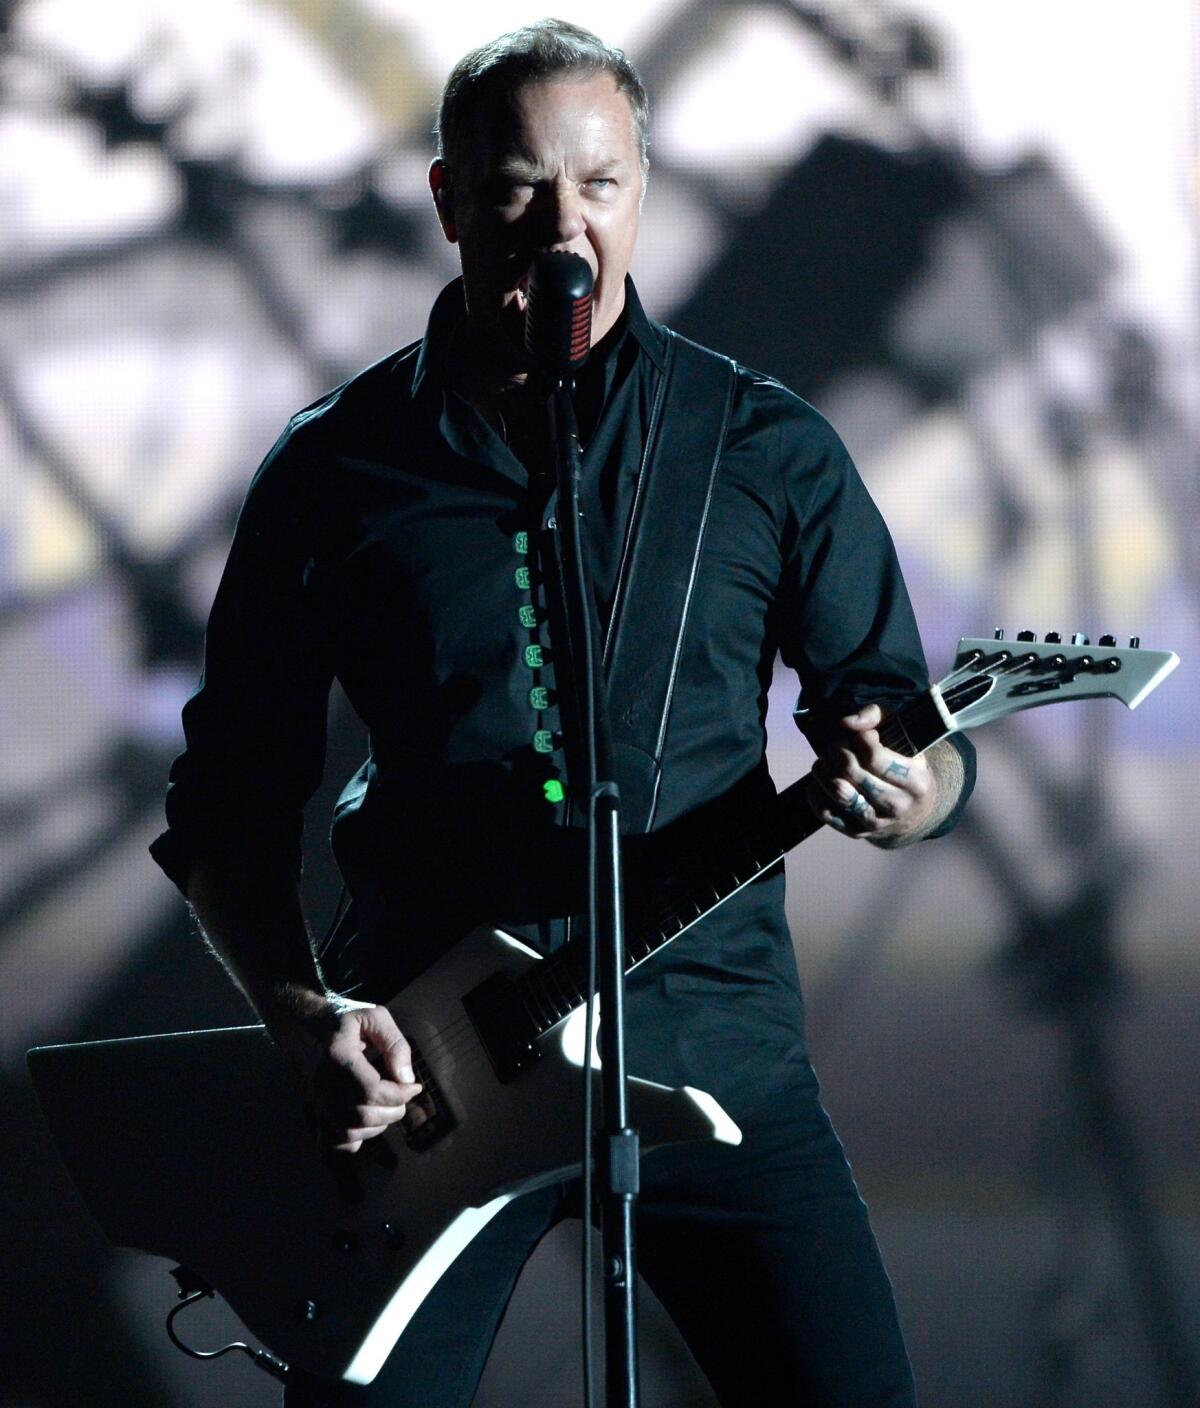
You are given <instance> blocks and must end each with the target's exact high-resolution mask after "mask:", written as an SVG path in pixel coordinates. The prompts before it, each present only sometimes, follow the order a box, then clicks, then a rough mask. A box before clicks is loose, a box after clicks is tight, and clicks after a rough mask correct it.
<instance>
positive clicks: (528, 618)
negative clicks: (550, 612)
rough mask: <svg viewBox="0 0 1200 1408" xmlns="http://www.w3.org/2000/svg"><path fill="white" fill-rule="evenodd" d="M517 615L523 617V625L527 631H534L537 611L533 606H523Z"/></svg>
mask: <svg viewBox="0 0 1200 1408" xmlns="http://www.w3.org/2000/svg"><path fill="white" fill-rule="evenodd" d="M517 615H518V616H519V617H520V618H521V625H522V626H524V627H525V629H526V630H527V631H532V630H533V628H534V627H535V626H536V625H537V612H536V611H535V610H534V609H533V607H532V606H522V607H521V609H520V611H518V612H517Z"/></svg>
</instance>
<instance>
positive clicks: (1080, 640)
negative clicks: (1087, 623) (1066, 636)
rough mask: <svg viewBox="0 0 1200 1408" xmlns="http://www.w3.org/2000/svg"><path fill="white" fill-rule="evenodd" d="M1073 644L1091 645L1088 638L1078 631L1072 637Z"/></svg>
mask: <svg viewBox="0 0 1200 1408" xmlns="http://www.w3.org/2000/svg"><path fill="white" fill-rule="evenodd" d="M1071 644H1072V645H1091V641H1090V640H1088V638H1087V636H1085V635H1083V634H1082V633H1081V632H1080V631H1076V632H1075V634H1074V635H1073V636H1072V637H1071Z"/></svg>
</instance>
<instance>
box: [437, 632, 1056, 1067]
mask: <svg viewBox="0 0 1200 1408" xmlns="http://www.w3.org/2000/svg"><path fill="white" fill-rule="evenodd" d="M983 658H984V657H982V656H981V655H980V654H979V653H976V654H975V655H974V656H972V657H971V658H970V659H968V660H967V661H965V662H964V663H963V664H962V665H961V666H959V667H958V668H957V669H955V670H952V671H951V672H950V674H948V675H947V676H946V677H945V679H944V680H942V681H941V683H940V685H939V689H940V690H941V693H942V696H943V699H944V700H945V702H946V704H947V707H950V706H952V705H953V704H954V703H957V701H958V699H959V698H961V697H962V696H963V695H965V694H967V693H969V684H970V681H971V680H972V679H976V678H978V677H980V676H981V675H982V676H988V677H991V678H997V677H999V676H1001V675H1005V674H1009V673H1011V672H1012V671H1014V670H1017V669H1021V668H1025V667H1027V666H1028V665H1029V664H1030V663H1031V662H1032V661H1033V660H1035V659H1036V658H1037V657H1036V656H1033V655H1030V654H1025V655H1020V656H1012V655H1010V654H1009V653H1008V652H1007V651H1005V652H1001V654H1000V656H999V658H998V659H997V660H996V661H994V662H993V663H992V664H991V665H987V666H983V667H982V668H980V666H979V662H980V660H981V659H983ZM904 712H905V711H904V710H900V711H899V712H898V713H896V714H893V715H891V716H890V717H889V718H888V719H886V720H884V721H883V723H882V725H881V726H880V730H879V736H880V740H881V742H883V743H884V745H885V746H886V747H888V748H891V749H893V751H897V745H898V744H900V743H902V742H903V743H908V744H909V745H910V746H911V739H910V738H909V736H908V732H907V730H906V729H905V727H904V724H903V715H904ZM952 712H953V710H952ZM909 756H915V754H910V755H909ZM778 859H779V857H775V858H774V859H772V860H769V861H767V862H765V863H763V862H759V861H758V860H757V858H756V857H755V856H753V854H751V860H752V862H753V864H754V865H756V866H757V869H756V871H755V873H754V874H753V875H751V876H750V877H749V878H748V879H747V880H745V881H742V882H740V884H739V885H738V887H737V888H741V885H742V884H748V883H750V880H753V879H754V878H756V876H757V875H758V874H761V873H762V872H763V871H765V870H767V869H769V868H770V867H771V866H772V865H774V864H775V863H776V861H777V860H778ZM736 878H737V876H736V875H735V879H736ZM730 893H732V892H730ZM727 898H729V894H722V892H721V890H720V887H715V886H714V888H713V899H714V901H716V903H720V902H722V901H723V900H725V899H727ZM715 907H716V904H714V905H713V906H712V908H715ZM709 912H711V911H710V910H709V909H701V910H700V912H699V913H697V914H696V915H694V916H690V915H686V914H685V913H684V912H683V911H682V910H681V909H679V908H672V909H670V910H668V911H667V912H666V913H665V915H660V916H659V920H658V922H656V924H655V926H654V927H655V928H656V929H657V934H656V939H657V942H654V943H650V942H649V941H648V940H647V939H644V938H643V939H640V940H639V939H637V938H635V940H634V945H640V946H642V947H646V953H645V954H643V957H648V956H649V954H651V953H653V952H655V951H656V950H657V949H658V948H660V947H663V946H665V943H666V942H669V941H670V940H669V939H668V938H666V937H665V930H666V929H667V928H668V927H674V928H675V929H676V933H675V934H673V935H671V936H670V937H671V938H674V937H676V936H677V935H678V934H679V933H682V932H683V931H684V930H685V929H687V928H690V927H691V926H692V924H694V923H698V922H699V920H700V919H701V918H703V917H705V915H707V914H708V913H709ZM663 921H665V922H663ZM634 945H627V950H626V957H627V958H633V953H632V952H631V949H632V947H633V946H634ZM566 952H567V950H566V949H559V950H558V951H557V953H554V954H550V955H548V956H547V958H546V959H545V960H544V961H543V962H544V965H545V966H539V968H538V969H536V970H533V971H536V972H537V973H538V974H539V978H540V979H541V980H542V981H543V983H544V985H545V988H546V996H547V998H548V999H549V1000H550V1002H551V1003H552V1004H554V1005H552V1006H551V1008H550V1012H551V1014H553V1020H552V1021H551V1022H550V1025H549V1026H543V1024H544V1023H545V1022H546V1021H547V1014H546V1013H544V1012H542V1011H540V1010H537V1007H536V1006H535V1005H531V1001H530V999H531V998H532V999H533V1003H534V1004H536V1003H537V999H538V994H537V993H536V992H533V993H527V992H526V991H524V990H523V989H521V988H520V987H519V986H516V985H514V987H513V988H510V989H508V990H507V991H506V992H505V993H503V994H498V995H497V997H496V1000H495V1001H494V1002H493V1003H491V1004H490V1005H488V1006H485V1007H484V1008H483V1009H482V1010H481V1015H487V1016H492V1015H495V1014H496V1013H497V1012H499V1011H500V1010H501V1009H502V1008H503V1007H505V1006H506V1005H509V1004H511V1003H512V1002H513V1001H514V998H515V999H516V1000H518V1001H519V1002H520V1004H521V1006H522V1007H523V1008H524V1011H525V1015H526V1017H527V1018H528V1019H529V1021H530V1022H531V1023H532V1024H533V1027H534V1028H535V1029H538V1028H541V1030H538V1031H536V1035H538V1036H541V1035H544V1034H545V1032H546V1031H549V1030H551V1029H552V1028H553V1027H554V1026H556V1025H557V1024H558V1023H559V1022H561V1021H565V1020H566V1019H567V1017H569V1016H570V1014H571V1013H572V1012H574V1011H576V1010H578V1008H579V1007H581V1006H582V1005H583V1001H584V999H583V998H582V997H581V996H579V995H578V994H577V993H575V992H574V991H573V988H572V985H571V984H570V983H569V982H568V981H567V980H566V979H565V975H562V974H560V972H559V969H560V967H561V966H562V964H563V963H564V962H565V961H569V960H563V959H561V958H560V957H559V956H560V955H562V954H565V953H566ZM555 960H558V961H555ZM635 961H637V962H640V961H641V959H636V960H635ZM551 984H553V985H554V986H555V987H557V990H558V991H557V998H556V997H555V995H554V993H553V992H552V991H551V990H550V987H551ZM564 1001H565V1002H566V1004H567V1011H566V1012H565V1013H563V1014H561V1015H558V1013H557V1003H559V1002H564ZM472 1041H474V1042H475V1043H476V1045H477V1051H478V1054H480V1055H484V1056H486V1054H487V1053H486V1050H485V1048H484V1046H483V1042H482V1039H481V1038H479V1036H478V1033H477V1031H476V1028H475V1023H474V1021H473V1020H472V1018H471V1017H469V1016H466V1015H464V1016H463V1017H460V1018H457V1019H455V1020H454V1021H453V1022H451V1023H449V1024H448V1025H447V1026H446V1027H443V1028H441V1029H439V1030H438V1031H437V1032H435V1033H433V1034H432V1036H431V1037H430V1038H429V1039H428V1040H427V1041H425V1042H423V1043H422V1045H421V1047H420V1048H419V1051H420V1055H414V1061H413V1064H414V1069H415V1068H416V1066H417V1065H418V1064H420V1065H423V1066H424V1067H425V1068H426V1069H427V1070H428V1069H429V1064H428V1063H429V1057H430V1055H432V1054H437V1055H439V1056H451V1055H454V1054H455V1050H454V1048H456V1047H458V1048H460V1049H461V1048H462V1047H464V1046H465V1045H467V1044H469V1043H470V1042H472Z"/></svg>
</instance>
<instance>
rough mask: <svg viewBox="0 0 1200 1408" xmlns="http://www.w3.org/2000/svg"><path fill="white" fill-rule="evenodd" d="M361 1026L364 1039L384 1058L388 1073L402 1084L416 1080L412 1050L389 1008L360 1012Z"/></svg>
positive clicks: (409, 1083)
mask: <svg viewBox="0 0 1200 1408" xmlns="http://www.w3.org/2000/svg"><path fill="white" fill-rule="evenodd" d="M359 1026H360V1028H361V1030H362V1034H363V1037H364V1039H365V1040H366V1041H367V1043H368V1044H369V1045H370V1046H371V1047H373V1048H374V1050H376V1051H377V1052H378V1053H379V1055H380V1056H381V1057H382V1058H383V1064H384V1068H385V1069H386V1071H387V1073H388V1075H390V1076H391V1078H392V1079H393V1080H394V1081H397V1082H399V1083H400V1084H403V1085H412V1084H413V1083H414V1081H415V1080H416V1075H415V1074H414V1072H413V1067H412V1050H411V1048H410V1047H409V1044H408V1042H407V1041H406V1040H405V1039H404V1034H403V1033H402V1032H401V1030H400V1028H399V1027H398V1026H397V1025H396V1022H395V1018H394V1017H393V1016H392V1014H391V1013H390V1012H389V1011H388V1010H387V1008H386V1007H371V1008H368V1009H367V1010H366V1011H365V1012H362V1013H360V1014H359Z"/></svg>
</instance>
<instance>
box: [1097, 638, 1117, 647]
mask: <svg viewBox="0 0 1200 1408" xmlns="http://www.w3.org/2000/svg"><path fill="white" fill-rule="evenodd" d="M1116 643H1117V638H1116V636H1101V637H1100V639H1099V640H1098V641H1097V642H1096V644H1097V645H1108V646H1113V645H1116Z"/></svg>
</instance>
